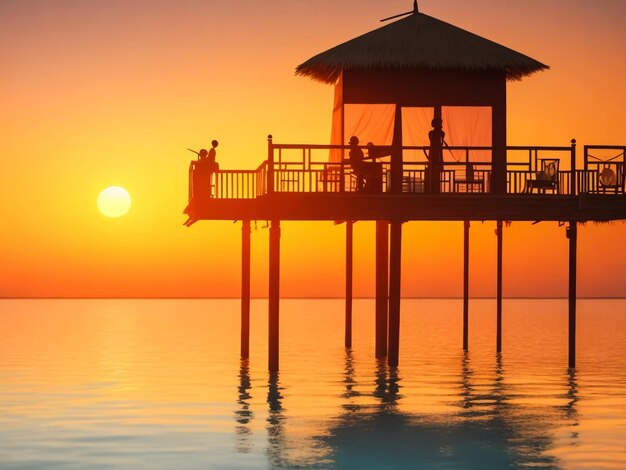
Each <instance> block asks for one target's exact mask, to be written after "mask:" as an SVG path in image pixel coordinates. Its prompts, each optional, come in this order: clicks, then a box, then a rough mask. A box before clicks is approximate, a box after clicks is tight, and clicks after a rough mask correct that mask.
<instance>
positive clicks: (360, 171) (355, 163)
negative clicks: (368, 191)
mask: <svg viewBox="0 0 626 470" xmlns="http://www.w3.org/2000/svg"><path fill="white" fill-rule="evenodd" d="M358 145H359V138H358V137H357V136H355V135H353V136H352V137H350V152H349V153H348V156H349V157H350V166H351V167H352V173H354V176H356V190H357V191H363V189H364V188H365V173H366V167H365V163H364V162H363V159H364V158H365V155H363V150H361V149H360V148H359V147H358Z"/></svg>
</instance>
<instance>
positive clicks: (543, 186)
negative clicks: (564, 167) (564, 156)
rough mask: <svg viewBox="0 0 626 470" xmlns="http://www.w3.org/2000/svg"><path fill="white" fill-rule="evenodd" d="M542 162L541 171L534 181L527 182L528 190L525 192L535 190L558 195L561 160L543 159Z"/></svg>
mask: <svg viewBox="0 0 626 470" xmlns="http://www.w3.org/2000/svg"><path fill="white" fill-rule="evenodd" d="M539 161H540V162H541V170H540V171H538V172H537V174H536V176H535V178H534V179H529V180H527V181H526V190H525V191H524V192H527V193H528V192H532V191H533V189H536V190H538V191H539V192H540V193H545V192H546V190H550V191H552V192H554V193H556V194H558V193H559V159H558V158H543V159H541V160H539Z"/></svg>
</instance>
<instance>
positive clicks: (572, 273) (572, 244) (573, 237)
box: [567, 222, 578, 369]
mask: <svg viewBox="0 0 626 470" xmlns="http://www.w3.org/2000/svg"><path fill="white" fill-rule="evenodd" d="M567 238H569V295H568V297H569V305H568V306H569V315H568V324H569V328H568V340H569V341H568V365H569V368H570V369H573V368H574V367H576V263H577V242H578V224H577V223H576V222H570V223H569V227H568V228H567Z"/></svg>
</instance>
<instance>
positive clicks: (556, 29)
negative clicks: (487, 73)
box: [0, 0, 626, 297]
mask: <svg viewBox="0 0 626 470" xmlns="http://www.w3.org/2000/svg"><path fill="white" fill-rule="evenodd" d="M411 6H412V2H411V1H409V0H388V1H385V2H380V1H375V0H360V1H356V0H346V1H341V2H337V1H331V0H320V1H316V2H314V3H312V2H309V1H304V0H279V1H266V2H261V1H258V0H256V1H252V0H249V1H245V0H243V1H238V2H230V1H228V2H227V1H213V0H177V1H173V0H107V1H98V0H89V1H85V0H29V1H25V0H2V1H1V2H0V70H1V73H0V101H1V102H2V107H1V108H0V128H1V129H2V138H0V158H1V159H2V160H1V168H2V170H1V171H0V187H1V188H2V190H3V194H2V198H1V199H0V218H1V220H2V230H0V259H1V260H2V264H1V266H2V267H1V271H0V273H1V279H2V282H1V283H0V296H3V297H23V296H26V297H29V296H105V297H111V296H112V297H116V296H209V297H210V296H220V297H223V296H238V295H239V290H240V285H239V276H240V229H241V225H240V224H233V223H232V221H227V222H200V223H197V224H196V225H194V226H193V227H192V228H185V227H183V226H182V222H183V221H184V220H185V216H183V214H182V210H183V209H184V207H185V205H186V197H187V167H188V163H189V160H190V157H191V156H192V155H191V154H190V153H189V152H188V151H187V150H186V148H187V147H191V148H201V147H208V146H209V142H210V141H211V139H214V138H215V139H218V140H219V141H220V146H219V148H218V161H219V162H220V165H221V167H222V168H223V169H227V168H231V169H237V168H256V167H257V166H258V165H259V164H260V163H261V161H262V160H264V159H265V157H266V136H267V134H269V133H272V134H273V135H274V137H275V141H276V142H279V143H328V142H329V138H330V122H331V121H330V119H331V107H332V96H333V90H332V87H329V86H325V85H322V84H319V83H316V82H312V81H310V80H308V79H304V78H300V77H295V76H294V68H295V66H296V65H298V64H299V63H301V62H303V61H304V60H306V59H308V58H309V57H311V56H312V55H314V54H316V53H318V52H321V51H323V50H326V49H327V48H329V47H331V46H333V45H336V44H339V43H340V42H343V41H345V40H347V39H350V38H352V37H354V36H356V35H359V34H362V33H364V32H366V31H369V30H372V29H375V28H377V27H379V26H380V23H379V22H378V20H379V19H380V18H384V17H387V16H391V15H393V14H396V13H400V12H404V11H408V10H410V9H411ZM420 8H421V10H422V11H423V12H425V13H427V14H430V15H432V16H435V17H437V18H440V19H442V20H444V21H448V22H450V23H452V24H455V25H457V26H460V27H462V28H465V29H468V30H470V31H472V32H475V33H477V34H480V35H482V36H484V37H487V38H489V39H492V40H495V41H496V42H499V43H501V44H504V45H506V46H509V47H511V48H513V49H516V50H519V51H520V52H523V53H525V54H528V55H530V56H531V57H534V58H536V59H538V60H540V61H541V62H544V63H547V64H549V65H550V66H551V70H550V71H547V72H543V73H539V74H536V75H533V76H531V77H529V78H527V79H525V80H524V81H522V82H515V83H510V84H509V85H508V97H509V108H508V126H509V128H508V140H509V144H511V145H568V143H569V140H570V139H571V138H576V139H578V142H579V143H580V144H581V146H582V144H622V145H623V144H626V125H625V122H624V110H625V109H626V91H625V89H626V87H625V86H624V77H625V76H626V61H625V60H624V57H625V51H626V29H624V27H623V23H624V20H626V2H624V1H623V0H598V1H595V2H589V1H582V0H552V1H545V0H512V1H507V2H493V1H492V0H476V1H471V2H468V1H463V0H436V1H435V0H430V1H428V0H422V1H421V2H420ZM110 185H119V186H123V187H125V188H127V189H128V191H129V192H130V193H131V195H132V197H133V207H132V209H131V212H130V213H129V214H128V215H127V216H125V217H122V218H120V219H107V218H105V217H103V216H102V215H101V214H100V213H99V212H98V210H97V208H96V198H97V195H98V193H99V192H100V191H101V190H102V189H104V188H105V187H107V186H110ZM264 225H265V224H264V223H261V222H260V223H259V224H258V229H257V230H255V231H254V232H253V246H252V250H253V260H252V263H253V266H252V269H253V273H254V274H253V286H252V290H253V295H255V296H265V295H266V293H267V248H268V230H267V229H264V228H263V227H264ZM472 227H473V229H472V242H471V243H472V255H471V256H472V257H471V276H472V279H471V290H472V295H477V296H490V295H493V294H494V292H495V250H496V240H495V236H494V228H495V224H494V223H484V224H480V223H474V224H473V226H472ZM344 230H345V228H344V227H343V226H335V225H333V223H332V222H327V223H308V224H303V223H283V230H282V250H283V251H282V272H281V275H282V279H281V286H282V295H284V296H305V297H306V296H340V295H341V294H342V292H343V283H344V278H343V265H344V233H345V232H344ZM373 236H374V225H373V224H372V223H365V222H362V223H358V224H356V225H355V237H356V239H355V250H356V253H357V255H356V260H355V273H356V278H355V294H356V295H357V296H369V295H372V294H373V286H374V245H373V240H374V237H373ZM625 240H626V225H624V224H622V223H615V224H610V225H609V224H604V225H595V224H587V225H586V226H584V227H582V228H581V230H580V234H579V294H580V295H581V296H623V295H626V253H625V250H624V241H625ZM504 253H505V260H504V266H505V268H504V276H505V277H504V293H505V295H507V296H564V295H566V293H567V240H566V238H565V229H564V227H557V224H556V223H541V224H538V225H534V226H530V224H526V223H514V224H513V225H512V226H511V227H510V228H508V229H507V230H506V231H505V239H504ZM461 255H462V224H461V223H458V222H457V223H416V222H413V223H409V224H405V226H404V253H403V295H405V296H458V295H460V294H461V284H462V256H461Z"/></svg>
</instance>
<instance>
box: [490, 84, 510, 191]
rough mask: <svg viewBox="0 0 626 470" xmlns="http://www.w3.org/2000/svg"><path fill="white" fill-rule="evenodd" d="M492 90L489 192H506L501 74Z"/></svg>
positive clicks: (504, 118) (504, 96)
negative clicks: (499, 79)
mask: <svg viewBox="0 0 626 470" xmlns="http://www.w3.org/2000/svg"><path fill="white" fill-rule="evenodd" d="M493 91H494V101H493V104H492V107H491V136H492V137H491V142H492V147H493V150H492V155H491V164H492V177H491V184H490V186H491V193H494V194H506V191H507V188H506V185H507V181H506V180H507V174H506V172H507V162H506V157H507V155H506V78H505V77H504V75H503V76H502V79H501V81H500V82H499V85H498V87H497V88H496V89H494V90H493Z"/></svg>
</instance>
